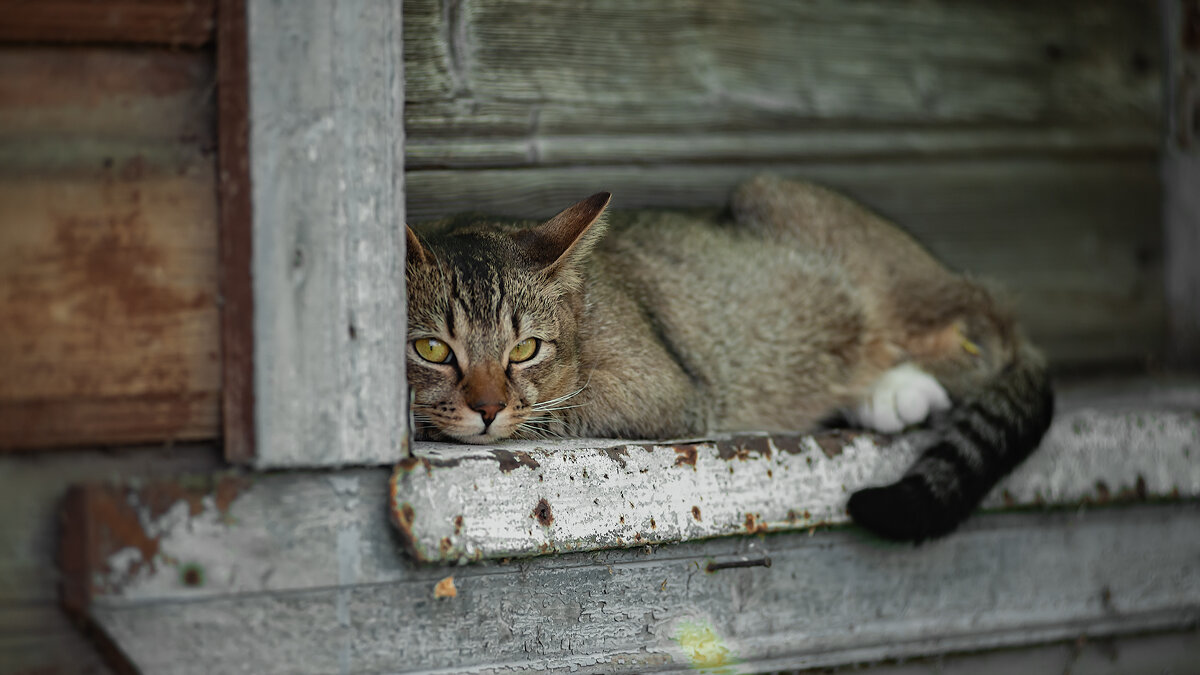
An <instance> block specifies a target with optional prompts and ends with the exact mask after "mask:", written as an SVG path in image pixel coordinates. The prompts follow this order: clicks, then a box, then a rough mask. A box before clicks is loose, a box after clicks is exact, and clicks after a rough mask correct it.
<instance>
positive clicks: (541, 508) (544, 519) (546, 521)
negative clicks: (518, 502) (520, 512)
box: [529, 497, 554, 527]
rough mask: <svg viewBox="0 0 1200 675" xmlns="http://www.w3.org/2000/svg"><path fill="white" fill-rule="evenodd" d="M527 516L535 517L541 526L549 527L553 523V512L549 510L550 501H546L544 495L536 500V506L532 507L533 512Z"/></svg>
mask: <svg viewBox="0 0 1200 675" xmlns="http://www.w3.org/2000/svg"><path fill="white" fill-rule="evenodd" d="M529 516H530V517H531V518H536V519H537V521H538V523H540V524H541V525H542V527H550V526H551V525H553V524H554V514H553V513H551V512H550V502H548V501H546V498H545V497H542V498H541V499H539V500H538V503H537V506H535V507H533V513H531V514H529Z"/></svg>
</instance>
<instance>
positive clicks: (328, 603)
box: [91, 471, 1200, 673]
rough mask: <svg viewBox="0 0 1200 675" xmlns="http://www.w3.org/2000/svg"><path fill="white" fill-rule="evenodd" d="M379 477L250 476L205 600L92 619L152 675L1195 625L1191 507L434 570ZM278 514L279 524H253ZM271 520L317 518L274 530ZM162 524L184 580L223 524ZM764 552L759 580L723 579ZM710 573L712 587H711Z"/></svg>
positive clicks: (606, 657) (531, 665)
mask: <svg viewBox="0 0 1200 675" xmlns="http://www.w3.org/2000/svg"><path fill="white" fill-rule="evenodd" d="M368 474H373V477H371V478H370V479H369V480H368V478H369V476H368ZM380 477H381V476H380V474H379V473H378V472H373V471H370V472H366V471H355V472H351V473H349V474H346V475H344V476H343V478H347V479H348V480H349V481H351V482H353V483H354V485H355V490H354V491H353V493H351V491H350V490H348V489H347V488H346V486H345V485H343V487H342V488H341V494H340V495H337V496H335V497H334V499H335V502H334V504H332V505H331V506H332V507H333V508H330V509H329V511H327V512H325V513H324V514H323V515H318V513H317V512H316V511H310V510H309V509H307V508H304V507H302V505H301V504H302V502H301V499H295V500H291V499H288V500H286V501H284V502H280V501H279V500H280V499H281V498H283V497H284V495H285V494H287V493H288V491H289V490H291V489H294V488H296V487H298V486H297V485H296V483H297V481H296V478H297V476H295V475H293V477H292V480H291V481H289V485H288V486H287V487H284V486H283V485H278V484H277V485H274V486H271V485H270V484H271V483H274V480H271V479H269V480H268V481H259V482H258V483H257V484H256V485H255V486H254V487H253V488H251V489H250V490H249V491H247V492H245V493H243V495H241V496H240V497H238V498H237V499H235V501H234V502H233V503H231V504H230V508H229V511H228V512H227V515H226V518H227V519H228V520H229V521H230V522H232V523H236V524H235V525H233V526H231V527H233V528H235V529H241V530H242V534H241V535H238V539H239V541H238V542H237V543H234V542H233V541H230V542H228V544H226V545H227V546H229V547H230V549H229V552H232V548H233V547H237V550H239V551H241V552H242V553H241V554H239V555H234V556H232V557H231V556H229V555H228V554H226V557H225V558H224V559H223V560H225V561H227V563H226V564H224V565H216V566H208V565H206V564H203V563H200V564H197V565H193V566H192V567H190V568H189V569H192V570H201V571H202V572H203V576H202V577H199V578H200V582H199V584H200V585H199V586H197V587H187V586H186V585H185V584H186V583H187V582H186V581H184V579H186V578H191V579H196V578H197V577H196V576H195V575H193V576H191V577H187V576H186V575H181V574H179V573H178V571H177V570H176V569H174V568H169V569H163V570H160V571H157V572H156V571H153V570H149V569H148V568H143V572H142V578H143V581H144V582H145V583H142V584H141V585H140V588H141V590H140V591H137V592H129V594H128V595H124V593H125V592H128V591H132V589H126V591H120V592H118V593H116V594H109V595H105V596H102V597H100V598H98V599H97V600H96V602H95V603H94V604H93V606H92V609H91V615H92V617H93V618H95V619H96V620H97V621H98V622H99V624H100V625H101V626H103V627H104V629H105V630H106V631H108V632H110V634H112V635H113V636H114V638H115V639H116V640H117V641H118V643H119V644H120V645H121V647H122V648H123V649H124V650H125V651H126V652H127V653H129V654H130V656H131V658H132V659H133V661H134V662H135V663H136V664H137V665H138V666H139V667H140V668H142V669H143V670H147V671H157V670H159V669H161V668H163V667H165V666H166V664H172V665H173V667H174V668H177V669H182V670H179V671H178V672H193V670H189V668H194V669H205V668H207V669H218V670H221V671H222V672H260V673H268V672H329V671H331V670H342V671H347V672H374V671H385V672H427V671H430V670H437V669H446V671H447V672H449V671H453V672H500V671H504V672H565V671H567V670H571V671H573V672H575V671H578V672H676V671H678V670H681V669H683V668H686V667H687V666H688V665H696V666H701V665H709V666H713V665H718V663H716V662H712V661H708V662H705V661H702V660H700V659H698V658H697V657H698V656H700V654H703V652H702V650H701V649H700V647H701V645H700V644H697V643H702V642H706V641H712V642H715V644H713V645H710V646H711V647H712V648H714V649H717V651H718V653H720V648H724V650H726V651H725V655H726V656H727V657H729V658H730V659H731V660H732V659H736V662H738V663H740V664H742V665H743V667H744V668H745V669H746V670H747V671H752V672H759V671H763V670H770V669H778V668H800V667H816V666H827V665H836V664H845V663H854V662H861V661H876V660H880V659H884V658H902V657H910V656H915V655H928V654H936V653H943V652H948V651H967V650H977V649H991V648H996V647H1002V646H1013V645H1022V644H1036V643H1039V642H1045V641H1052V640H1061V639H1074V638H1077V637H1079V636H1080V635H1086V636H1090V637H1099V636H1104V635H1108V634H1120V633H1124V632H1131V631H1133V632H1137V631H1145V630H1155V629H1157V630H1162V629H1169V628H1178V627H1181V626H1186V625H1189V623H1190V622H1194V621H1195V620H1197V618H1198V615H1197V613H1196V612H1197V610H1196V607H1197V602H1198V601H1200V570H1198V569H1197V565H1196V562H1195V561H1196V559H1197V556H1198V554H1200V549H1197V543H1196V540H1195V538H1194V537H1190V536H1188V533H1189V532H1191V531H1193V530H1194V529H1195V528H1196V527H1197V526H1198V525H1200V513H1198V512H1197V510H1196V508H1195V505H1194V504H1191V505H1179V506H1176V507H1158V508H1140V509H1139V508H1133V509H1101V510H1090V511H1087V512H1084V513H1067V512H1055V513H1044V514H1025V515H998V516H990V517H988V516H981V517H979V518H977V519H975V520H974V521H973V522H972V523H971V524H969V525H968V526H967V527H966V528H964V529H963V530H962V531H960V532H959V533H957V534H956V535H955V536H953V537H950V538H948V539H945V540H942V541H939V542H936V543H933V544H930V545H926V546H922V547H918V548H916V549H913V548H911V547H900V546H884V545H881V544H879V543H878V542H874V541H871V540H868V539H866V538H864V537H863V535H861V534H860V533H858V532H856V531H853V530H850V531H840V532H828V533H822V534H820V535H818V536H814V537H811V538H810V537H808V536H807V535H803V534H799V535H797V534H780V535H776V536H772V537H770V538H766V539H761V538H739V539H726V540H719V541H709V542H705V543H703V544H699V543H693V544H684V545H679V546H669V547H661V548H653V549H651V548H647V549H639V550H636V551H607V552H603V553H597V554H591V555H572V556H567V557H560V558H552V559H551V558H545V559H536V560H534V561H530V562H527V563H523V564H520V565H516V564H510V565H480V566H471V567H467V568H456V569H454V570H447V569H436V568H416V567H412V566H411V565H410V564H408V563H407V562H406V561H404V560H402V559H396V558H394V557H393V556H395V551H394V549H393V548H391V547H392V546H393V544H392V543H391V542H389V541H388V537H387V536H386V535H383V536H381V534H382V533H380V532H378V531H377V530H375V528H376V527H378V526H381V525H382V523H381V522H380V521H379V520H378V519H376V518H372V517H370V515H371V514H374V513H375V510H373V509H370V508H369V506H368V505H371V504H374V503H375V502H374V501H373V500H374V499H376V498H378V497H379V496H380V491H381V489H382V485H381V484H380V481H379V480H378V479H379V478H380ZM322 482H324V483H326V485H324V486H321V485H317V484H312V487H313V488H316V490H315V491H314V490H302V491H301V493H300V494H301V495H302V496H303V497H310V498H311V497H313V496H316V495H317V494H327V495H331V496H332V495H335V494H336V492H335V490H337V489H338V486H336V485H328V481H327V480H324V479H322ZM322 487H323V488H324V489H321V488H322ZM256 495H257V496H256ZM271 504H274V505H275V507H274V508H275V509H276V511H275V515H274V516H273V517H268V518H267V519H264V516H265V515H266V514H265V513H263V515H252V514H255V513H258V512H260V511H261V510H264V509H268V508H272V507H271V506H269V505H271ZM280 504H286V505H289V506H291V505H295V506H296V507H299V508H302V509H303V511H304V512H306V513H311V515H312V516H316V518H315V519H312V520H308V521H307V522H306V524H304V525H303V526H302V527H300V528H299V531H291V532H287V530H286V528H284V527H281V523H280V522H279V520H278V510H277V509H278V506H279V505H280ZM247 507H248V508H247ZM183 512H186V509H184V510H183V511H182V512H181V513H183ZM212 515H213V516H215V515H216V514H215V512H214V513H213V514H212ZM174 520H175V522H177V523H180V524H178V525H174V526H172V527H170V529H168V530H167V531H165V532H164V537H163V540H162V541H163V542H164V543H169V544H170V545H171V546H172V548H164V550H174V551H179V552H181V553H182V556H183V557H182V561H181V563H182V564H185V565H186V564H188V563H190V562H194V561H196V559H197V556H198V555H200V554H201V553H202V551H203V547H204V546H205V545H207V546H211V545H213V540H212V538H211V535H209V534H206V533H210V532H211V531H212V529H211V528H213V527H218V525H216V523H217V522H218V521H214V520H213V519H212V518H211V517H210V515H208V514H207V513H206V514H205V515H200V516H198V517H196V518H193V519H191V520H190V526H192V527H194V528H196V532H197V535H193V541H192V543H190V544H189V543H187V542H186V541H185V539H184V538H183V537H182V529H181V528H183V527H187V526H189V525H185V524H183V523H184V522H186V519H185V521H179V520H178V519H174ZM158 522H160V523H161V522H162V521H158ZM268 523H270V525H268ZM300 523H305V521H297V524H298V525H299V524H300ZM176 533H179V534H176ZM301 539H302V540H303V543H300V540H301ZM201 542H204V544H202V543H201ZM1163 542H1171V544H1170V545H1163ZM247 547H249V548H247ZM296 547H300V548H296ZM301 549H302V550H303V551H304V554H303V555H301V554H300V550H301ZM247 551H252V552H253V553H250V554H249V555H247ZM289 551H290V552H289ZM335 551H336V553H335ZM768 556H769V557H770V559H771V561H772V565H771V566H770V567H769V568H765V567H762V566H761V565H760V566H752V567H748V568H736V567H733V568H724V569H721V568H720V567H721V565H723V564H727V563H737V562H740V561H746V560H749V561H754V560H758V561H762V560H764V558H765V557H768ZM297 558H300V560H298V559H297ZM116 560H117V559H116V558H114V562H116ZM120 560H121V561H122V562H128V561H130V560H133V558H131V557H130V556H128V555H126V556H123V557H121V558H120ZM207 560H208V559H206V561H207ZM212 560H215V558H212ZM1080 560H1085V561H1087V563H1086V565H1084V566H1083V567H1082V568H1081V565H1080V562H1079V561H1080ZM228 562H233V563H234V565H232V566H231V565H229V564H228ZM710 562H711V563H715V564H716V567H717V571H715V572H706V571H705V570H706V568H707V566H708V563H710ZM117 564H120V563H117ZM301 568H303V569H301ZM230 574H233V575H235V577H236V579H237V580H238V581H237V585H238V586H245V587H254V586H259V585H261V586H268V587H269V586H278V585H280V584H281V583H284V582H285V579H290V580H291V581H293V582H295V581H302V582H303V585H302V586H300V587H298V588H295V589H294V590H290V591H282V590H278V591H270V592H263V591H262V590H260V591H259V592H254V593H245V592H243V593H240V594H232V593H230V592H228V591H222V590H220V589H219V588H208V587H209V586H216V587H226V582H227V580H229V578H230ZM447 574H452V575H453V576H454V579H455V585H456V596H455V597H453V598H449V599H442V600H437V599H435V598H434V586H435V585H436V583H437V582H438V581H439V579H442V578H443V577H445V576H446V575H447ZM280 575H283V578H282V579H281V578H277V577H279V576H280ZM243 580H244V581H243ZM814 617H815V618H814ZM693 632H694V633H695V635H693V634H692V633H693ZM400 634H403V635H404V636H405V638H404V639H397V636H398V635H400ZM693 640H694V641H693ZM218 646H219V647H220V648H217V647H218ZM201 655H205V656H204V658H200V657H201ZM689 657H691V658H689ZM194 672H200V670H195V671H194Z"/></svg>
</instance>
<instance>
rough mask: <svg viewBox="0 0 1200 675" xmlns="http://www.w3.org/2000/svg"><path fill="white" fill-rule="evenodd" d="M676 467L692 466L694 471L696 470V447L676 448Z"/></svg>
mask: <svg viewBox="0 0 1200 675" xmlns="http://www.w3.org/2000/svg"><path fill="white" fill-rule="evenodd" d="M675 454H676V455H677V456H676V457H675V466H683V465H684V464H688V465H690V466H691V467H692V468H693V469H694V468H696V455H697V450H696V446H695V445H677V446H675Z"/></svg>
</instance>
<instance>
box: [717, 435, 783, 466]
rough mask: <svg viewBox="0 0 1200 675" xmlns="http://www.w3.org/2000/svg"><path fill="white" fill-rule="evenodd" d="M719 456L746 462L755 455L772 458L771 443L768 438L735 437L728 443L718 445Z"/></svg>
mask: <svg viewBox="0 0 1200 675" xmlns="http://www.w3.org/2000/svg"><path fill="white" fill-rule="evenodd" d="M717 454H718V455H719V456H720V457H721V459H725V460H729V459H738V460H741V461H743V462H744V461H746V460H747V459H750V458H751V457H752V456H754V455H758V456H759V457H762V458H763V459H770V458H771V441H770V439H768V438H767V437H766V436H734V437H733V438H731V439H729V440H728V441H719V442H718V443H717Z"/></svg>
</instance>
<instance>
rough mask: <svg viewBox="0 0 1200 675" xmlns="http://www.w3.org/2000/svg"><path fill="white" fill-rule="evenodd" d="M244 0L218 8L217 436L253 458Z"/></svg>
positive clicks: (230, 455)
mask: <svg viewBox="0 0 1200 675" xmlns="http://www.w3.org/2000/svg"><path fill="white" fill-rule="evenodd" d="M246 68H247V63H246V3H245V0H220V4H219V5H218V6H217V135H218V141H217V143H218V147H217V150H218V152H217V154H218V157H217V166H218V186H219V190H220V200H219V202H220V224H219V228H220V247H221V274H220V277H221V435H222V438H223V439H224V443H225V458H226V459H228V460H229V461H231V462H238V463H243V464H244V463H249V462H251V461H252V460H253V459H254V376H253V373H254V296H253V292H252V289H251V281H250V253H251V250H252V245H253V242H252V239H251V231H250V223H251V205H250V148H249V143H250V129H249V127H250V106H249V100H248V98H247V97H248V95H249V82H248V80H247V76H248V73H247V70H246Z"/></svg>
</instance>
